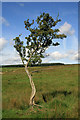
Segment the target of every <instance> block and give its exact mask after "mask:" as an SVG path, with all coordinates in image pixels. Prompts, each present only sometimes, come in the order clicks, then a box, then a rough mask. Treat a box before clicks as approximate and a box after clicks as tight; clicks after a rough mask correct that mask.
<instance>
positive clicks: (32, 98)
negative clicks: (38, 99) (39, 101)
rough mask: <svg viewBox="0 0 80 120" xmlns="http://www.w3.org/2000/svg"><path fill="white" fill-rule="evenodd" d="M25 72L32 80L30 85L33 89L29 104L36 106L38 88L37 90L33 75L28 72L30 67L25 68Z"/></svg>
mask: <svg viewBox="0 0 80 120" xmlns="http://www.w3.org/2000/svg"><path fill="white" fill-rule="evenodd" d="M25 71H26V73H27V75H28V77H29V79H30V85H31V88H32V93H31V97H30V102H29V104H30V105H32V106H33V105H35V102H34V98H35V94H36V88H35V85H34V82H33V80H32V77H31V74H30V72H29V70H28V66H25Z"/></svg>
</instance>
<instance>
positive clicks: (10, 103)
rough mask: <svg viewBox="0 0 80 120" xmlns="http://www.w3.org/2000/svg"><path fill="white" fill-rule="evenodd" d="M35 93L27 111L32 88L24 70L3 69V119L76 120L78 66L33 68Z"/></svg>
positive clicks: (15, 68)
mask: <svg viewBox="0 0 80 120" xmlns="http://www.w3.org/2000/svg"><path fill="white" fill-rule="evenodd" d="M29 70H30V72H32V71H34V70H37V72H33V73H32V76H33V81H34V83H35V86H36V89H37V93H36V97H35V102H36V104H38V105H42V107H34V108H33V109H32V108H31V107H29V98H30V95H31V87H30V83H29V79H28V77H27V74H26V72H25V70H24V68H17V67H14V68H12V67H10V68H3V70H2V72H3V78H2V99H3V103H2V109H3V110H2V116H3V118H77V117H78V65H61V66H49V67H32V68H29Z"/></svg>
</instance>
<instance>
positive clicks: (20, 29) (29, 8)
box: [0, 2, 78, 65]
mask: <svg viewBox="0 0 80 120" xmlns="http://www.w3.org/2000/svg"><path fill="white" fill-rule="evenodd" d="M42 12H46V13H49V14H50V15H51V16H52V17H53V18H54V19H56V17H57V15H58V12H59V18H60V19H61V20H62V21H61V22H59V23H58V24H57V26H56V28H59V29H60V32H61V33H64V34H66V35H67V38H65V39H63V40H60V39H59V40H55V42H56V41H58V42H60V46H57V47H49V48H48V49H47V51H46V54H49V56H48V57H46V58H44V59H43V62H47V63H50V62H53V63H56V62H61V63H65V64H75V63H78V3H77V2H40V3H39V2H30V3H29V2H3V3H2V16H0V23H1V21H2V36H1V35H0V65H1V64H19V63H21V60H20V57H19V56H18V54H17V52H16V50H15V49H14V47H13V42H12V39H13V38H15V37H16V36H18V35H19V34H21V33H22V37H21V38H22V39H23V40H25V39H24V38H25V36H27V35H28V33H29V32H28V31H26V29H25V26H24V21H25V20H27V19H28V18H29V19H30V20H33V19H34V20H36V18H37V16H39V15H40V13H42ZM35 25H36V24H35ZM1 57H2V61H1Z"/></svg>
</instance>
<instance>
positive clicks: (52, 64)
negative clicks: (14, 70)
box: [0, 63, 64, 67]
mask: <svg viewBox="0 0 80 120" xmlns="http://www.w3.org/2000/svg"><path fill="white" fill-rule="evenodd" d="M54 65H64V63H42V64H35V65H31V67H37V66H54ZM0 67H24V66H23V65H20V64H19V65H2V66H0Z"/></svg>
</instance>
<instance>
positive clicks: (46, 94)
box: [42, 91, 72, 102]
mask: <svg viewBox="0 0 80 120" xmlns="http://www.w3.org/2000/svg"><path fill="white" fill-rule="evenodd" d="M59 94H63V95H64V96H67V95H70V94H72V92H71V91H70V92H68V91H53V92H50V93H43V94H42V98H43V100H44V102H48V101H49V100H50V99H51V97H52V98H54V97H56V96H57V95H59ZM49 98H50V99H49Z"/></svg>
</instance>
